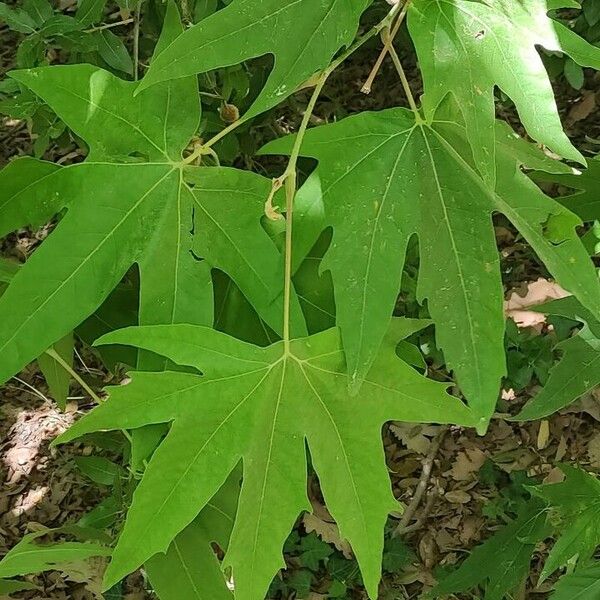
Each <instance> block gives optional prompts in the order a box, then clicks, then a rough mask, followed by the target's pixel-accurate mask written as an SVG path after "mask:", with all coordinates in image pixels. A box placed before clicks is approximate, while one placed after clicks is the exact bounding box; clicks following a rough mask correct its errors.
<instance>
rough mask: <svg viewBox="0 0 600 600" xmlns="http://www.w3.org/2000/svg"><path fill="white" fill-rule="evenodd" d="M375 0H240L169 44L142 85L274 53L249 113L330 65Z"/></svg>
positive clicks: (267, 105) (273, 102) (275, 101)
mask: <svg viewBox="0 0 600 600" xmlns="http://www.w3.org/2000/svg"><path fill="white" fill-rule="evenodd" d="M368 4H369V0H291V1H290V2H283V3H282V2H280V1H279V0H235V1H234V2H232V3H231V4H230V5H229V6H227V7H226V8H224V9H223V10H220V11H218V12H216V13H215V14H213V15H211V16H210V17H208V18H206V19H203V20H202V21H201V22H200V23H198V24H197V25H194V26H193V27H191V28H190V29H188V30H187V31H186V32H185V33H184V34H183V35H181V36H180V37H179V38H177V39H176V40H175V41H173V42H172V43H171V44H169V45H168V46H166V47H165V48H164V50H163V51H162V52H160V53H159V54H158V56H157V58H156V60H155V61H154V62H153V64H152V66H151V67H150V70H149V71H148V73H147V75H146V77H145V78H144V80H143V81H142V83H141V85H140V90H144V89H146V88H147V87H149V86H151V85H153V84H155V83H158V82H162V81H168V80H172V79H176V78H179V77H186V76H189V75H195V74H196V73H204V72H206V71H210V70H212V69H217V68H219V67H224V66H227V65H234V64H238V63H240V62H242V61H244V60H248V59H251V58H255V57H258V56H262V55H264V54H273V55H274V56H275V64H274V66H273V70H272V72H271V74H270V76H269V78H268V80H267V82H266V83H265V86H264V88H263V89H262V90H261V92H260V94H259V95H258V97H257V98H256V100H255V101H254V103H253V104H252V106H251V107H250V108H249V110H248V111H247V113H246V115H245V116H244V118H250V117H253V116H255V115H257V114H259V113H261V112H263V111H265V110H267V109H269V108H272V107H273V106H275V105H276V104H278V103H279V102H281V101H282V100H284V99H285V98H286V97H287V96H289V95H290V94H293V93H294V92H295V91H296V90H297V89H298V87H299V86H300V85H301V84H302V83H304V82H305V81H306V80H307V79H309V78H310V77H311V76H312V75H313V74H314V73H316V72H317V71H319V70H320V69H323V68H324V67H326V66H327V65H328V64H329V62H330V60H331V58H332V57H333V56H334V54H335V53H336V52H337V51H338V50H339V49H340V48H341V47H343V46H346V45H348V44H349V43H350V42H351V41H352V40H353V39H354V36H355V34H356V30H357V28H358V20H359V18H360V15H361V14H362V12H363V11H364V9H365V8H366V7H367V5H368Z"/></svg>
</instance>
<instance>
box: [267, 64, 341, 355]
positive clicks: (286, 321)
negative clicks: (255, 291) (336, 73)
mask: <svg viewBox="0 0 600 600" xmlns="http://www.w3.org/2000/svg"><path fill="white" fill-rule="evenodd" d="M334 68H335V67H334ZM332 72H333V69H331V67H330V68H328V69H327V70H326V71H324V72H323V73H322V74H321V76H320V77H319V79H318V81H317V85H316V86H315V89H314V90H313V93H312V95H311V97H310V100H309V102H308V106H307V107H306V110H305V111H304V116H303V117H302V122H301V123H300V127H299V129H298V133H297V134H296V139H295V140H294V146H293V148H292V152H291V154H290V160H289V162H288V165H287V167H286V169H285V172H284V173H283V175H282V176H281V177H280V178H279V181H280V182H283V181H285V274H284V288H283V343H284V346H285V351H286V352H289V346H290V299H291V295H292V229H293V223H294V198H295V196H296V187H297V175H296V165H297V164H298V157H299V156H300V148H301V147H302V141H303V140H304V134H305V133H306V130H307V128H308V124H309V123H310V118H311V116H312V114H313V111H314V109H315V105H316V104H317V100H318V99H319V96H320V95H321V92H322V90H323V86H324V85H325V82H326V81H327V78H328V77H329V75H330V74H331V73H332Z"/></svg>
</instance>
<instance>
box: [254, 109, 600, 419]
mask: <svg viewBox="0 0 600 600" xmlns="http://www.w3.org/2000/svg"><path fill="white" fill-rule="evenodd" d="M442 110H443V112H438V114H437V116H436V119H435V120H434V121H432V123H431V124H428V123H423V122H422V121H418V122H415V118H414V115H413V114H412V113H411V112H409V111H407V110H405V109H391V110H387V111H382V112H379V113H362V114H360V115H357V116H353V117H349V118H347V119H344V120H343V121H340V122H338V123H336V124H333V125H326V126H323V127H318V128H315V129H311V130H309V131H308V132H307V134H306V136H305V138H304V142H303V145H302V149H301V153H302V154H304V155H308V156H313V157H315V158H317V159H318V161H319V166H318V173H319V174H320V179H321V185H322V190H323V202H324V204H325V213H326V214H325V221H326V224H328V225H331V226H333V241H332V243H331V247H330V249H329V251H328V252H327V254H326V255H325V258H324V261H323V269H329V270H330V271H331V274H332V276H333V282H334V289H335V295H336V309H337V323H338V325H339V326H340V327H341V330H342V339H343V342H344V348H345V350H346V353H347V364H348V369H349V374H350V377H351V379H352V380H355V381H356V382H357V383H359V382H360V381H361V379H362V378H363V376H364V375H365V373H367V371H368V370H369V368H370V367H371V364H372V362H373V360H374V357H375V356H376V354H377V351H378V348H379V344H380V342H381V339H382V338H383V336H384V334H385V331H386V329H387V326H388V323H389V320H390V318H391V315H392V311H393V308H394V305H395V302H396V298H397V295H398V291H399V287H400V277H401V273H402V268H403V262H404V256H405V252H406V247H407V243H408V241H409V238H410V237H411V236H412V235H414V234H416V235H417V236H418V239H419V248H420V256H421V263H420V265H421V266H420V275H419V284H418V298H419V299H420V300H424V299H427V300H428V307H429V312H430V313H431V316H432V317H433V319H434V321H435V324H436V338H437V342H438V345H439V346H440V347H441V348H442V349H443V351H444V356H445V357H446V360H447V363H448V365H449V366H450V368H452V369H453V370H454V372H455V375H456V378H457V380H458V383H459V385H460V386H461V389H462V391H463V393H464V394H465V396H466V397H467V398H468V400H469V403H470V405H471V407H472V408H473V410H474V412H476V413H477V414H478V415H479V417H480V428H483V429H485V426H486V425H487V421H488V419H489V417H490V415H491V414H492V412H493V410H494V407H495V403H496V400H497V395H498V388H499V381H500V378H501V376H502V375H503V374H504V371H505V365H504V341H503V339H504V314H503V308H502V301H503V291H502V285H501V278H500V271H499V259H498V252H497V249H496V241H495V236H494V230H493V227H492V220H491V219H492V213H495V212H500V213H503V214H504V215H506V216H507V217H508V219H509V220H510V221H511V222H512V223H513V225H514V226H515V227H516V228H517V229H519V231H520V232H521V233H522V234H523V236H524V237H525V238H526V239H527V241H528V242H529V243H530V244H531V246H532V248H533V249H534V250H535V252H536V253H537V255H538V256H539V257H540V258H541V259H542V261H543V262H544V263H545V264H546V266H547V268H548V269H549V270H550V271H551V272H552V273H553V274H554V276H555V277H556V278H557V279H558V280H559V281H560V282H561V284H562V285H563V286H564V287H565V288H566V289H568V290H570V291H571V292H572V293H573V294H575V295H576V296H577V297H578V298H579V299H580V300H581V302H582V303H583V304H584V305H585V306H587V307H588V308H589V309H590V310H593V311H596V312H597V311H598V307H599V306H600V285H599V283H598V278H597V276H596V272H595V269H594V266H593V264H592V262H591V261H590V259H589V256H588V254H587V252H586V250H585V248H584V246H583V244H582V243H581V241H580V240H579V238H578V237H577V234H576V232H575V228H576V226H577V225H578V224H579V220H578V218H577V217H576V216H575V215H573V214H572V213H571V212H569V211H568V210H567V209H565V208H564V207H563V206H561V205H560V204H559V203H557V202H555V201H554V200H552V199H550V198H548V197H547V196H545V195H544V194H543V193H542V192H541V191H540V190H539V188H538V187H537V186H536V185H535V184H533V183H532V182H531V180H530V179H529V178H528V177H527V176H526V175H525V174H524V173H523V172H522V171H521V167H522V166H528V167H530V168H536V169H544V168H545V169H547V170H550V171H556V170H558V171H564V170H565V168H564V166H562V165H560V164H559V163H557V162H556V161H553V160H551V159H548V158H547V157H545V156H544V155H543V154H541V153H540V152H538V151H537V150H536V149H535V147H534V146H532V145H531V144H528V143H527V142H525V141H524V140H521V139H519V138H518V137H517V136H516V134H514V133H513V132H512V130H510V129H509V128H508V127H507V126H506V125H505V124H500V123H498V124H497V133H496V137H497V143H496V152H495V157H496V163H497V166H498V177H497V181H496V185H495V190H494V191H491V189H490V188H489V187H488V186H486V185H485V184H484V183H483V181H482V180H481V178H480V177H479V175H478V173H477V171H476V170H475V166H474V164H473V160H472V154H471V148H470V146H469V145H468V143H467V141H466V139H465V132H464V129H463V128H462V127H461V126H460V125H459V124H458V123H456V122H453V121H452V120H451V119H452V115H453V114H456V112H455V111H452V110H451V107H450V106H444V107H442ZM291 143H292V140H291V139H290V138H284V139H283V140H277V141H275V142H273V143H270V144H269V145H267V146H266V148H264V149H263V152H271V153H272V152H282V151H287V150H288V149H289V148H290V146H291Z"/></svg>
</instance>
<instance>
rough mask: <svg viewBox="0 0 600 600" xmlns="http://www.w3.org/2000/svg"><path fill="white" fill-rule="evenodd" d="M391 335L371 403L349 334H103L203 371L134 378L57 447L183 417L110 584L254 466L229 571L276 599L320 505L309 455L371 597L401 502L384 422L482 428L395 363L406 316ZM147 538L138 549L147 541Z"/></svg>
mask: <svg viewBox="0 0 600 600" xmlns="http://www.w3.org/2000/svg"><path fill="white" fill-rule="evenodd" d="M395 325H396V326H395V328H393V330H394V331H395V334H393V335H392V334H390V337H388V338H386V342H385V343H384V345H383V347H382V350H381V352H380V354H379V356H378V358H377V361H376V362H375V365H374V367H373V369H372V370H371V371H370V372H369V373H368V374H367V376H366V378H365V381H364V383H363V385H362V387H361V392H360V396H356V397H350V396H349V395H348V389H347V387H348V386H347V377H346V366H345V364H344V357H343V352H342V350H341V346H340V341H339V336H338V333H337V330H335V329H333V330H328V331H326V332H323V333H321V334H317V335H314V336H311V337H309V338H305V339H299V340H293V341H291V342H290V344H289V346H286V344H285V343H284V342H279V343H276V344H274V345H272V346H269V347H267V348H260V347H257V346H253V345H250V344H247V343H244V342H240V341H239V340H236V339H234V338H231V337H229V336H227V335H225V334H223V333H220V332H217V331H215V330H212V329H207V328H203V327H198V326H191V325H171V326H155V327H141V328H133V329H125V330H121V331H120V332H115V333H113V334H109V335H108V336H105V337H104V338H102V340H101V341H102V342H103V343H104V342H106V343H126V344H133V345H135V346H138V347H141V348H144V349H146V350H151V351H152V352H156V353H159V354H162V355H164V356H166V357H168V358H169V359H170V360H172V361H173V362H175V363H177V364H181V365H187V366H192V367H195V368H197V369H199V370H200V371H201V372H202V373H204V375H203V376H201V375H197V374H188V373H175V372H173V373H160V374H159V373H135V374H133V375H132V377H133V379H132V382H131V384H129V385H127V386H124V387H115V388H112V389H111V392H110V398H109V400H108V401H107V402H105V403H103V404H102V405H101V406H99V407H97V408H96V409H94V410H93V411H92V412H91V413H90V414H89V415H87V416H85V417H84V418H83V419H82V420H81V421H79V422H78V423H76V424H75V425H74V426H73V427H72V428H71V429H70V430H69V431H68V432H66V433H65V434H64V435H63V436H61V438H59V440H58V441H59V443H64V442H67V441H69V440H72V439H75V438H77V437H78V436H80V435H83V434H84V433H88V432H91V431H98V430H107V429H116V428H128V429H132V428H136V427H142V426H145V425H148V424H151V423H164V422H172V425H171V428H170V431H169V433H168V435H167V437H166V439H165V440H164V441H163V442H162V443H161V445H160V446H159V448H158V449H157V450H156V452H155V453H154V455H153V456H152V459H151V461H150V463H149V466H148V468H147V469H146V471H145V473H144V477H143V479H142V481H141V483H140V485H139V487H138V488H137V490H136V492H135V494H134V499H133V503H132V506H131V508H130V510H129V513H128V516H127V521H126V524H125V527H124V529H123V533H122V535H121V537H120V539H119V542H118V544H117V547H116V548H115V551H114V554H113V559H112V562H111V564H110V566H109V569H108V571H107V574H106V580H105V583H106V585H107V586H110V585H111V584H113V583H115V582H116V581H118V580H119V579H120V578H121V577H123V576H124V575H126V574H127V573H129V572H131V571H133V570H134V569H136V568H137V567H138V566H139V565H140V564H142V563H143V562H144V561H145V560H147V558H148V557H149V556H151V555H153V554H155V553H156V552H163V551H165V550H166V548H167V547H168V545H169V543H170V542H171V540H172V539H173V538H174V537H175V536H176V535H177V534H178V533H179V532H180V531H181V530H182V529H183V528H184V527H186V526H187V525H188V524H189V523H190V522H191V521H192V520H193V518H194V517H195V516H196V514H197V513H198V511H199V510H200V509H202V508H203V506H205V505H206V503H207V502H208V500H209V499H210V498H211V497H212V495H213V494H214V493H215V492H216V490H217V489H218V488H219V487H220V485H221V484H222V483H223V481H224V480H225V479H226V477H227V476H228V474H229V473H230V472H231V471H232V469H234V467H235V466H236V465H237V464H238V462H239V461H240V459H241V460H242V463H243V471H244V480H243V485H242V491H241V495H240V501H239V508H238V513H237V517H236V521H235V525H234V528H233V533H232V536H231V540H230V544H229V548H228V551H227V555H226V557H225V565H227V566H231V567H232V568H233V577H234V580H235V586H236V597H237V598H238V600H254V599H256V598H262V597H264V594H265V593H266V590H267V588H268V586H269V584H270V582H271V580H272V578H273V576H274V575H275V573H276V572H277V570H278V569H279V568H280V567H282V566H284V562H283V557H282V553H281V548H282V546H283V543H284V541H285V539H286V537H287V536H288V534H289V531H290V529H291V528H292V526H293V524H294V522H295V520H296V518H297V517H298V515H299V514H300V513H301V512H302V511H303V510H310V503H309V501H308V498H307V491H306V486H307V482H306V478H307V466H306V460H307V457H306V448H305V444H307V445H308V448H309V450H310V453H311V459H312V465H313V466H314V468H315V470H316V472H317V474H318V476H319V481H320V482H321V486H322V489H323V493H324V495H325V499H326V502H327V506H328V508H329V509H330V510H331V513H332V514H333V516H334V517H335V518H336V521H337V523H338V525H339V527H340V534H341V535H342V537H344V538H345V539H348V540H349V541H350V543H351V544H352V547H353V550H354V552H355V554H356V556H357V558H358V561H359V564H360V566H361V569H362V572H363V577H364V580H365V582H366V586H367V588H368V590H369V593H370V595H371V597H375V596H376V590H377V584H378V581H379V577H380V572H381V565H380V562H381V553H382V548H383V526H384V523H385V521H386V518H387V515H388V513H389V512H390V511H391V510H393V509H394V508H395V507H396V506H397V504H396V501H395V500H394V498H393V496H392V494H391V489H390V483H389V476H388V473H387V469H386V467H385V461H384V455H383V447H382V443H381V427H382V425H383V424H384V423H385V422H386V421H388V420H402V421H413V422H422V421H432V422H453V423H460V424H463V425H471V424H472V416H471V413H470V411H469V409H468V408H467V407H466V406H465V405H464V404H462V403H461V402H460V401H459V400H458V399H457V398H454V397H452V396H449V395H447V393H446V391H445V390H446V387H447V386H446V385H443V384H440V383H436V382H433V381H430V380H427V379H426V378H424V377H422V376H421V375H419V374H418V373H417V372H416V371H414V370H413V369H412V368H411V367H409V366H408V365H406V364H405V363H403V362H402V361H401V360H399V359H398V357H397V356H396V355H395V347H396V345H397V343H398V341H399V338H400V337H405V336H407V335H409V334H410V333H412V332H413V331H415V330H416V329H419V328H421V327H422V323H421V322H420V321H418V322H416V323H414V322H412V321H410V320H405V321H403V320H400V321H399V322H396V323H395ZM142 539H143V540H144V543H143V544H140V540H142Z"/></svg>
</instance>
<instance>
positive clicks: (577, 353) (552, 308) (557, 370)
mask: <svg viewBox="0 0 600 600" xmlns="http://www.w3.org/2000/svg"><path fill="white" fill-rule="evenodd" d="M533 310H535V311H538V312H543V313H546V314H549V315H558V316H561V317H567V318H569V319H573V320H575V321H581V322H583V323H584V327H583V329H582V330H581V331H580V332H579V333H578V334H577V335H575V336H573V337H571V338H569V339H567V340H565V341H564V342H560V343H559V344H558V345H557V346H556V348H557V349H558V350H559V351H560V352H561V354H562V356H561V358H560V360H559V362H558V363H557V364H556V365H554V367H552V369H551V370H550V376H549V377H548V381H546V384H545V385H544V387H543V388H542V389H541V391H540V392H539V393H538V394H537V395H536V396H534V397H533V398H532V399H531V400H530V401H529V402H528V403H527V404H526V405H525V406H524V407H523V409H522V410H521V412H520V413H519V414H518V415H517V416H516V417H515V419H516V420H518V421H531V420H535V419H542V418H543V417H547V416H548V415H551V414H553V413H555V412H556V411H558V410H560V409H561V408H564V407H565V406H568V405H569V404H571V402H575V400H577V399H578V398H580V397H581V396H583V395H584V394H585V393H586V392H589V391H590V390H592V389H594V388H595V387H596V386H598V385H600V321H598V319H596V318H595V317H594V316H593V315H592V314H591V312H590V311H589V310H586V309H585V308H584V307H583V306H581V304H580V303H579V302H577V300H575V298H573V297H568V298H562V299H561V300H555V301H554V302H548V303H546V304H544V305H542V306H539V307H535V308H534V309H533Z"/></svg>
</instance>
